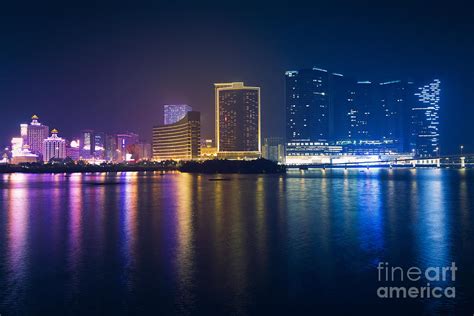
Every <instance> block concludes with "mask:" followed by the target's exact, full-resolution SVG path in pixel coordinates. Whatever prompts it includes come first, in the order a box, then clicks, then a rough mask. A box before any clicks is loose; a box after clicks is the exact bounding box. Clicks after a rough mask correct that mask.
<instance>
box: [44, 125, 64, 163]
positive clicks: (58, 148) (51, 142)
mask: <svg viewBox="0 0 474 316" xmlns="http://www.w3.org/2000/svg"><path fill="white" fill-rule="evenodd" d="M53 158H55V159H64V158H66V141H65V140H64V139H63V138H61V137H58V131H57V130H56V129H53V130H52V131H51V136H50V137H48V138H46V139H45V140H43V161H44V162H48V161H50V160H51V159H53Z"/></svg>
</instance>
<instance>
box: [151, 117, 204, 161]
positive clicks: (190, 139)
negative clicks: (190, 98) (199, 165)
mask: <svg viewBox="0 0 474 316" xmlns="http://www.w3.org/2000/svg"><path fill="white" fill-rule="evenodd" d="M200 117H201V115H200V113H199V112H195V111H190V112H188V113H187V114H186V115H185V116H184V118H182V119H181V120H179V121H178V122H176V123H173V124H168V125H162V126H155V127H153V148H152V151H153V160H157V161H163V160H192V159H196V158H199V155H200V139H201V118H200Z"/></svg>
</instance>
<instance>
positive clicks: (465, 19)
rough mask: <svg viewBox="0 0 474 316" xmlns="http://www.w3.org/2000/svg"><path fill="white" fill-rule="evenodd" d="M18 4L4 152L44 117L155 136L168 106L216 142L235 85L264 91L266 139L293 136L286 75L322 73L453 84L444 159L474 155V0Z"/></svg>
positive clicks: (4, 92)
mask: <svg viewBox="0 0 474 316" xmlns="http://www.w3.org/2000/svg"><path fill="white" fill-rule="evenodd" d="M11 2H12V3H11V4H9V5H5V4H1V5H0V40H1V41H0V109H1V115H0V145H2V146H5V145H8V144H9V141H10V139H11V137H12V136H15V135H18V134H19V127H18V124H20V123H23V122H29V118H30V117H31V115H32V114H37V115H39V116H40V119H41V121H42V122H44V123H46V124H47V125H49V126H50V127H55V128H58V129H59V131H60V135H62V136H66V137H72V136H74V135H77V134H78V132H79V131H80V130H81V129H96V130H100V131H105V132H119V131H126V130H130V131H136V132H138V133H139V134H140V135H141V136H142V138H143V139H144V140H150V138H151V128H152V126H153V125H156V124H161V122H162V105H163V104H166V103H171V104H172V103H188V104H189V105H191V106H192V107H193V108H194V109H195V110H198V111H201V113H202V116H201V120H202V124H203V131H202V133H203V136H205V137H209V136H213V131H214V112H213V111H214V99H213V95H214V91H213V83H214V82H228V81H244V82H245V83H246V84H249V85H257V86H260V87H261V88H262V122H263V131H262V132H263V136H283V135H284V89H283V88H284V71H285V70H291V69H299V68H304V67H312V66H317V67H321V68H325V69H328V70H330V71H333V72H339V73H343V74H345V75H349V76H354V77H356V78H357V79H360V80H371V81H384V80H394V79H412V80H417V81H420V82H423V81H424V80H426V81H429V80H431V79H434V78H439V79H441V81H442V92H441V132H442V134H441V153H443V152H444V153H446V152H457V151H458V148H459V145H460V144H464V145H465V148H466V149H465V150H466V151H469V152H474V140H473V139H472V135H473V131H474V124H473V123H472V121H473V117H474V107H473V105H474V104H473V103H474V102H473V92H472V91H473V89H474V61H473V60H474V36H473V34H474V11H473V10H472V9H470V8H469V6H468V2H465V3H460V2H455V1H448V2H444V4H441V3H439V4H438V3H436V2H432V1H426V2H421V1H413V2H417V4H413V3H410V2H399V1H374V2H364V1H351V2H341V1H327V2H320V1H312V2H311V3H305V2H298V1H288V2H276V1H270V2H265V1H259V2H258V4H256V3H253V2H252V1H218V2H217V1H216V2H201V1H193V2H184V1H169V2H161V3H160V2H158V1H153V2H151V1H150V2H140V1H128V2H127V3H128V4H127V3H126V2H124V3H121V2H120V1H114V2H102V3H101V4H94V3H93V2H87V1H75V2H69V1H62V2H48V1H44V2H41V3H42V4H38V2H39V1H36V2H35V3H36V4H29V3H28V2H25V1H11ZM16 2H18V3H16ZM255 2H256V1H255ZM15 3H16V4H15ZM197 3H199V4H197ZM350 3H352V4H350Z"/></svg>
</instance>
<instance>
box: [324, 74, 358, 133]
mask: <svg viewBox="0 0 474 316" xmlns="http://www.w3.org/2000/svg"><path fill="white" fill-rule="evenodd" d="M355 84H356V81H355V80H354V79H352V78H348V77H345V76H343V75H341V74H338V73H332V74H330V75H329V131H330V132H329V135H330V137H329V139H330V140H331V141H342V140H347V139H348V136H349V134H348V131H349V126H350V120H349V116H348V113H349V109H350V107H349V104H350V102H351V100H352V96H353V95H352V93H353V91H354V86H355Z"/></svg>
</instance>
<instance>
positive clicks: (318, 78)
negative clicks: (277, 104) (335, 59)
mask: <svg viewBox="0 0 474 316" xmlns="http://www.w3.org/2000/svg"><path fill="white" fill-rule="evenodd" d="M285 79H286V146H287V148H288V147H291V150H288V151H287V152H288V154H287V155H293V154H296V155H297V152H303V153H304V154H305V155H310V153H311V152H315V153H319V152H320V150H319V149H320V148H318V149H317V150H314V145H307V146H309V147H308V150H304V149H303V146H306V145H298V149H297V150H295V146H294V145H290V143H298V144H306V143H308V144H314V143H328V144H330V145H334V144H336V143H341V142H344V143H345V144H352V145H350V146H348V147H347V148H350V152H352V153H360V152H366V151H367V149H369V150H368V152H394V153H410V154H416V155H418V156H430V155H431V156H432V155H434V154H435V153H436V151H438V150H439V146H438V144H439V130H438V124H439V116H438V111H439V93H440V88H439V86H440V81H439V80H434V81H433V82H432V83H430V84H428V85H425V86H423V87H420V88H419V89H418V90H417V91H416V90H415V85H414V83H413V82H409V81H403V80H395V81H389V82H382V83H377V84H375V83H372V82H370V81H357V80H354V79H352V78H347V77H345V76H343V75H341V74H337V73H329V74H328V72H327V71H326V70H324V69H320V68H312V69H303V70H298V71H287V72H286V73H285ZM367 144H371V145H367ZM375 144H376V145H375ZM374 148H375V149H374ZM437 148H438V149H437Z"/></svg>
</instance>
